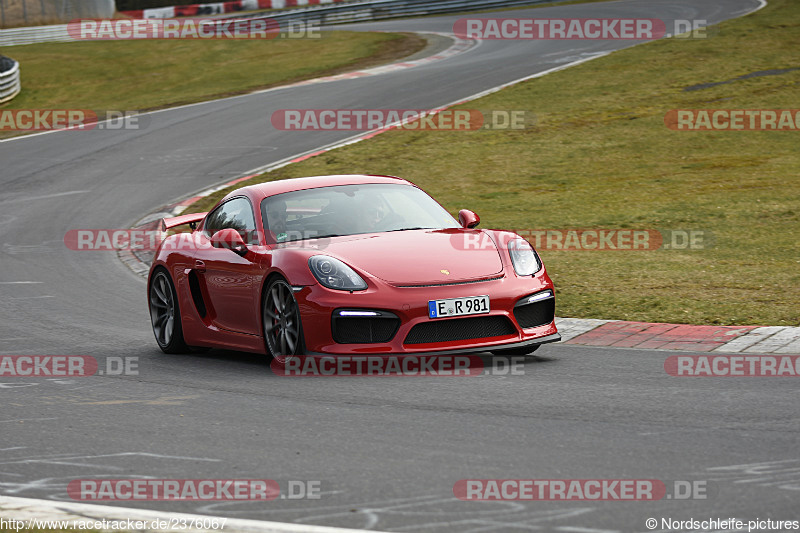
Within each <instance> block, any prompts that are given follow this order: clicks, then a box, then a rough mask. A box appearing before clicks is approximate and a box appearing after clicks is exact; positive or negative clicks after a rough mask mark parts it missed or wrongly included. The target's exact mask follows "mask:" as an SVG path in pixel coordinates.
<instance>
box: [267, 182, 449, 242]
mask: <svg viewBox="0 0 800 533" xmlns="http://www.w3.org/2000/svg"><path fill="white" fill-rule="evenodd" d="M261 215H262V219H263V221H264V230H265V233H266V235H267V242H269V243H271V244H274V243H281V242H290V241H297V240H302V239H314V238H323V237H334V236H335V237H339V236H344V235H358V234H362V233H380V232H387V231H404V230H412V229H441V228H458V227H459V225H458V223H457V222H456V220H455V219H454V218H453V217H452V216H450V214H449V213H448V212H447V211H446V210H445V209H444V208H443V207H442V206H440V205H439V204H438V203H436V201H435V200H433V198H431V197H430V196H428V195H427V194H425V193H424V192H422V191H421V190H420V189H418V188H416V187H413V186H411V185H393V184H366V185H339V186H335V187H320V188H318V189H308V190H304V191H294V192H287V193H283V194H278V195H275V196H270V197H269V198H265V199H264V200H263V201H262V202H261Z"/></svg>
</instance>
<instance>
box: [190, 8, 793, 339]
mask: <svg viewBox="0 0 800 533" xmlns="http://www.w3.org/2000/svg"><path fill="white" fill-rule="evenodd" d="M798 66H800V3H797V2H793V1H791V0H771V2H770V4H769V6H768V7H766V8H764V9H763V10H761V11H759V12H758V13H755V14H752V15H750V16H747V17H745V18H742V19H737V20H734V21H729V22H726V23H724V24H722V25H720V28H719V33H718V34H717V35H716V36H714V37H712V38H708V39H681V40H679V39H671V40H662V41H657V42H653V43H648V44H645V45H642V46H637V47H634V48H631V49H627V50H623V51H620V52H616V53H614V54H611V55H609V56H607V57H604V58H600V59H597V60H594V61H591V62H588V63H585V64H583V65H579V66H576V67H573V68H570V69H567V70H564V71H561V72H558V73H554V74H551V75H548V76H545V77H543V78H539V79H536V80H531V81H529V82H526V83H522V84H519V85H517V86H514V87H512V88H509V89H506V90H504V91H501V92H499V93H496V94H493V95H490V96H488V97H485V98H482V99H480V100H478V101H475V102H472V103H469V104H466V105H463V106H461V108H464V109H483V110H503V109H505V110H526V111H528V112H529V113H534V114H535V115H536V118H537V120H536V125H535V126H534V127H530V128H528V129H525V130H522V131H511V132H509V131H486V130H483V131H477V132H413V131H392V132H389V133H385V134H382V135H380V136H378V137H376V138H374V139H371V140H369V141H364V142H361V143H358V144H355V145H352V146H349V147H345V148H342V149H337V150H334V151H332V152H329V153H326V154H322V155H319V156H316V157H313V158H311V159H309V160H306V161H304V162H302V163H299V164H294V165H290V166H288V167H284V168H282V169H280V170H278V171H275V172H272V173H269V174H266V175H263V176H260V177H258V178H255V179H254V180H252V181H253V182H260V181H267V180H276V179H284V178H291V177H297V176H307V175H315V174H335V173H378V174H393V175H398V176H401V177H404V178H407V179H409V180H411V181H413V182H415V183H417V184H418V185H420V186H421V187H423V188H424V189H426V190H427V191H428V192H429V193H431V194H432V195H433V196H434V197H436V198H437V199H439V200H440V201H441V202H442V203H443V204H444V205H445V207H447V208H448V209H449V210H450V211H451V212H454V213H455V212H456V211H457V210H458V209H460V208H465V207H466V208H471V209H473V210H475V211H476V212H478V213H479V214H480V215H481V217H482V220H483V222H482V227H487V228H510V229H530V228H636V229H642V228H643V229H649V228H660V229H703V230H707V231H711V232H713V234H714V236H715V246H714V247H713V248H707V249H703V250H693V251H677V250H658V251H647V252H645V251H626V252H622V251H617V252H607V251H603V252H600V251H595V252H590V251H550V250H544V251H542V253H541V255H542V257H543V259H544V261H545V263H546V265H547V267H548V271H549V273H550V275H551V276H552V277H553V279H554V281H555V284H556V288H557V290H558V309H557V312H558V315H559V316H575V317H584V318H613V319H623V320H643V321H657V322H676V323H695V324H727V325H744V324H764V325H794V326H797V325H800V306H798V302H800V245H799V244H798V243H799V242H800V177H798V172H799V170H798V169H800V132H797V131H794V132H748V131H742V132H678V131H672V130H669V129H668V128H666V127H665V125H664V115H665V114H666V113H667V112H668V111H669V110H671V109H709V108H721V109H760V108H770V109H772V108H778V109H787V108H788V109H792V108H798V107H800V106H798V105H797V95H798V94H800V92H798V89H800V71H793V72H789V73H786V74H782V75H778V76H767V77H756V78H750V79H745V80H739V81H735V82H733V83H729V84H725V85H719V86H716V87H713V88H709V89H704V90H697V91H684V90H683V89H684V88H685V87H687V86H691V85H695V84H699V83H707V82H716V81H724V80H729V79H732V78H736V77H738V76H741V75H743V74H748V73H751V72H755V71H760V70H767V69H778V68H791V67H798ZM226 192H228V191H220V192H219V193H218V194H215V195H214V196H213V197H210V198H208V199H205V200H203V201H202V202H201V203H200V204H199V205H196V206H192V207H191V208H190V209H192V210H206V209H207V208H208V206H209V204H211V203H213V202H215V201H216V200H217V199H219V198H220V197H221V196H222V195H224V194H226Z"/></svg>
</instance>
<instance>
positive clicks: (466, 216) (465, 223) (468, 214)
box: [458, 209, 481, 229]
mask: <svg viewBox="0 0 800 533" xmlns="http://www.w3.org/2000/svg"><path fill="white" fill-rule="evenodd" d="M458 223H459V224H461V227H462V228H467V229H472V228H474V227H477V225H478V224H480V223H481V217H479V216H478V215H476V214H475V213H474V212H473V211H470V210H469V209H462V210H461V211H459V212H458Z"/></svg>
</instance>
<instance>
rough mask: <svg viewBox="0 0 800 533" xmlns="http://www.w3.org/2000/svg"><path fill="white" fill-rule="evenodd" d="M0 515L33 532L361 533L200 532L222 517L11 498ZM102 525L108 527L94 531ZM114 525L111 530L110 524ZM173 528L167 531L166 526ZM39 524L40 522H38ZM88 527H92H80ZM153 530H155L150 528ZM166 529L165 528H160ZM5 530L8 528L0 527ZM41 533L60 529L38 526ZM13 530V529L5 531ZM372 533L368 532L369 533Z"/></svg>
mask: <svg viewBox="0 0 800 533" xmlns="http://www.w3.org/2000/svg"><path fill="white" fill-rule="evenodd" d="M0 515H2V517H3V520H4V521H6V522H8V521H10V520H16V521H21V522H23V524H24V527H26V528H34V527H35V525H36V523H35V522H34V520H36V521H44V522H47V521H50V522H52V521H67V522H68V523H69V525H68V527H70V528H73V529H78V530H80V529H99V530H100V531H115V532H116V531H132V530H135V531H140V532H143V531H154V532H155V531H181V532H192V533H200V532H209V533H220V532H221V531H224V532H225V533H363V531H365V530H363V529H344V528H338V527H327V526H314V525H310V524H285V523H282V522H266V521H261V520H244V519H241V518H224V524H225V525H224V527H221V528H220V527H217V528H216V529H204V528H202V527H191V526H192V524H197V523H200V524H203V523H209V521H210V520H209V519H211V520H214V519H217V523H219V522H221V521H222V520H223V517H214V516H207V515H194V514H185V513H170V512H161V511H151V510H143V509H129V508H126V507H111V506H106V505H92V504H87V503H77V502H58V501H51V500H36V499H31V498H14V497H11V496H0ZM103 520H105V521H106V523H107V525H108V527H99V528H98V527H94V526H95V525H98V524H97V522H100V524H99V525H102V524H103V522H102V521H103ZM129 521H131V522H141V523H143V524H138V525H144V526H145V527H143V528H140V529H134V528H132V527H128V522H129ZM112 523H114V524H117V527H114V525H113V524H112ZM170 523H171V524H172V525H174V526H175V527H174V528H170V527H169V524H170ZM40 524H41V522H40ZM81 524H83V525H91V526H92V527H88V528H86V527H81ZM154 526H155V527H154ZM161 526H167V527H161ZM4 527H9V526H4ZM40 527H41V528H42V529H45V530H46V529H55V530H60V529H63V528H61V527H52V526H47V525H41V526H40ZM10 529H13V528H9V530H10ZM371 531H372V530H371Z"/></svg>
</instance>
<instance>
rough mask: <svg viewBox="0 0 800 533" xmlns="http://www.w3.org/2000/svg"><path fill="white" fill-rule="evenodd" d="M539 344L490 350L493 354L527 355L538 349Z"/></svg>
mask: <svg viewBox="0 0 800 533" xmlns="http://www.w3.org/2000/svg"><path fill="white" fill-rule="evenodd" d="M539 346H541V344H534V345H532V346H530V345H529V346H520V347H519V348H507V349H505V350H492V354H493V355H528V354H532V353H533V352H535V351H536V350H538V349H539Z"/></svg>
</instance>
